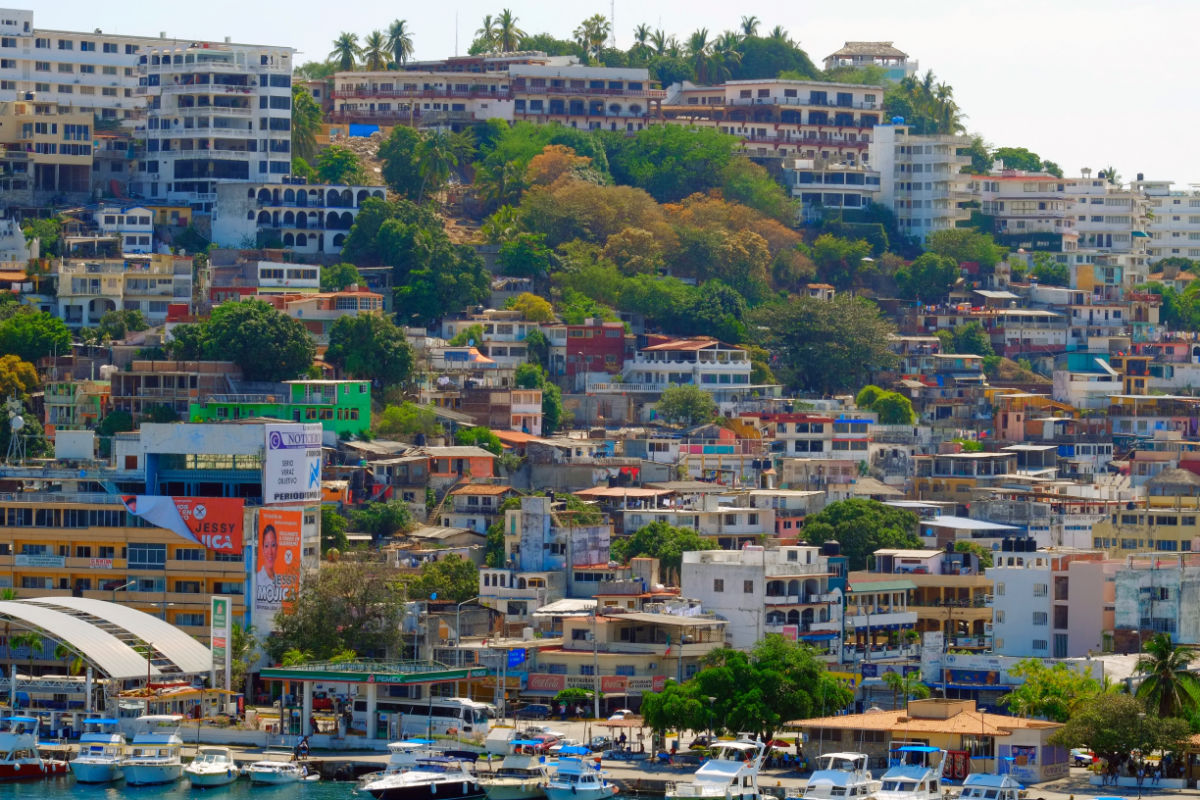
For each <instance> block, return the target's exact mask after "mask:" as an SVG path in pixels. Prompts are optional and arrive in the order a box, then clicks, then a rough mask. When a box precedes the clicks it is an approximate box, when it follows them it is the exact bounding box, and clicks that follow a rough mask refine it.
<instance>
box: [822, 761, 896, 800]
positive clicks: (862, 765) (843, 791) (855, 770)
mask: <svg viewBox="0 0 1200 800" xmlns="http://www.w3.org/2000/svg"><path fill="white" fill-rule="evenodd" d="M868 761H869V757H868V756H867V754H866V753H824V754H822V755H819V756H817V758H816V762H817V768H816V769H815V770H813V774H812V777H811V778H809V779H808V784H807V785H806V786H805V787H804V798H805V800H809V798H812V799H813V800H836V798H843V797H845V798H851V797H858V798H870V797H872V796H873V795H874V794H875V792H877V791H879V781H877V780H873V779H872V778H871V772H870V770H868V769H867V762H868Z"/></svg>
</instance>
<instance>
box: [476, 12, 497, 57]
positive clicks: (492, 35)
mask: <svg viewBox="0 0 1200 800" xmlns="http://www.w3.org/2000/svg"><path fill="white" fill-rule="evenodd" d="M475 38H476V39H478V40H479V41H481V42H483V44H484V45H486V46H487V49H488V52H489V53H491V52H494V51H495V50H496V22H495V20H493V19H492V15H491V14H488V15H487V16H486V17H484V18H483V26H482V27H480V29H479V30H477V31H475Z"/></svg>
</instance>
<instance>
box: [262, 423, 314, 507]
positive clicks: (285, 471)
mask: <svg viewBox="0 0 1200 800" xmlns="http://www.w3.org/2000/svg"><path fill="white" fill-rule="evenodd" d="M263 430H264V431H265V435H266V445H265V447H266V449H265V451H264V456H263V503H264V504H266V505H271V504H272V503H310V502H311V503H319V502H321V424H320V423H314V424H308V425H302V424H300V423H281V424H267V425H263Z"/></svg>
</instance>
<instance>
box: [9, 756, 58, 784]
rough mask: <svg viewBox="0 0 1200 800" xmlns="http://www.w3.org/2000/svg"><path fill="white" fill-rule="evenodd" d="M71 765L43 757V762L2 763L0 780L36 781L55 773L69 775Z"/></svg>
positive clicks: (52, 775)
mask: <svg viewBox="0 0 1200 800" xmlns="http://www.w3.org/2000/svg"><path fill="white" fill-rule="evenodd" d="M70 772H71V767H70V766H68V764H67V762H66V761H55V760H53V759H49V758H45V759H42V763H41V764H35V763H25V764H19V763H18V764H0V781H34V780H41V779H42V778H51V777H54V776H55V775H68V774H70Z"/></svg>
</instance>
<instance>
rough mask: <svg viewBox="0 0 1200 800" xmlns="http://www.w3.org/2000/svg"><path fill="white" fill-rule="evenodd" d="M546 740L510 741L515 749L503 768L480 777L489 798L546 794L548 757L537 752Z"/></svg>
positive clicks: (517, 799)
mask: <svg viewBox="0 0 1200 800" xmlns="http://www.w3.org/2000/svg"><path fill="white" fill-rule="evenodd" d="M543 744H544V743H543V742H542V741H540V740H538V739H514V740H512V741H511V742H509V745H510V746H511V748H512V751H511V752H510V753H509V754H508V755H506V756H505V757H504V760H503V761H501V762H500V767H499V769H497V770H496V771H495V772H493V773H491V774H490V775H481V776H480V778H479V783H480V784H482V785H483V791H484V792H485V793H486V794H487V796H488V800H533V798H536V797H545V796H546V792H545V790H544V789H543V788H542V785H543V784H544V783H546V782H547V781H548V780H550V771H549V770H548V769H547V768H546V760H545V758H544V757H542V756H539V755H537V754H536V751H537V750H538V749H540V748H541V747H542V745H543ZM568 746H569V745H568Z"/></svg>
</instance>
